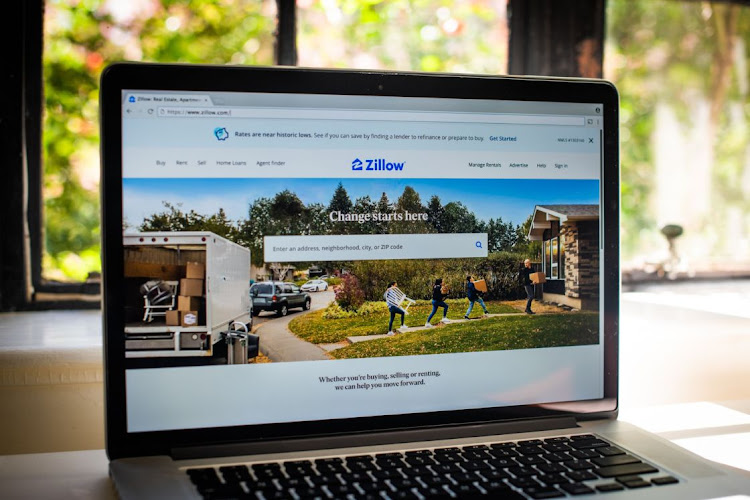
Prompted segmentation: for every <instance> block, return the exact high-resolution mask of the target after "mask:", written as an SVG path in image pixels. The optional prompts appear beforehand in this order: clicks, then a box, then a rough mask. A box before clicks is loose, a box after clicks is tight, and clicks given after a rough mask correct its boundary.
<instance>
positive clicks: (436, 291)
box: [424, 278, 448, 328]
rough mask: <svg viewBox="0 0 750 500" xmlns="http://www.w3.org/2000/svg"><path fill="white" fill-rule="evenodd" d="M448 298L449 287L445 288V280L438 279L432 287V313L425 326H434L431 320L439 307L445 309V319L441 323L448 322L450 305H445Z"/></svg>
mask: <svg viewBox="0 0 750 500" xmlns="http://www.w3.org/2000/svg"><path fill="white" fill-rule="evenodd" d="M447 296H448V289H447V287H444V286H443V278H438V279H436V280H435V286H433V287H432V312H431V313H430V315H429V317H428V318H427V323H425V324H424V326H426V327H428V328H430V327H432V324H430V320H431V319H432V317H433V316H435V313H436V312H437V310H438V307H442V308H443V319H441V320H440V321H441V322H443V323H447V322H448V318H447V316H448V304H446V303H445V298H446V297H447Z"/></svg>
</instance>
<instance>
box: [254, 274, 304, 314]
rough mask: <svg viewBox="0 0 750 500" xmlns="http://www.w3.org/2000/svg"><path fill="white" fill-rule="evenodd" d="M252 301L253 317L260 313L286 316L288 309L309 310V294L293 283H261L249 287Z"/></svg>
mask: <svg viewBox="0 0 750 500" xmlns="http://www.w3.org/2000/svg"><path fill="white" fill-rule="evenodd" d="M250 297H251V298H252V300H253V315H254V316H257V315H258V314H259V313H260V312H261V311H274V312H275V313H276V314H277V315H279V316H286V315H287V314H288V313H289V309H294V308H297V307H299V308H301V309H302V310H303V311H307V310H309V309H310V303H311V302H312V299H311V298H310V294H309V293H307V292H304V291H302V290H300V289H299V287H298V286H297V285H295V284H294V283H285V282H283V281H261V282H259V283H254V284H253V286H251V287H250Z"/></svg>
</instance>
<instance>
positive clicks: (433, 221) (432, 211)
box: [427, 195, 445, 233]
mask: <svg viewBox="0 0 750 500" xmlns="http://www.w3.org/2000/svg"><path fill="white" fill-rule="evenodd" d="M444 213H445V209H444V208H443V205H442V203H441V202H440V197H439V196H437V195H432V197H431V198H430V201H429V203H427V217H428V218H429V221H430V225H431V226H432V229H434V231H435V232H436V233H444V232H445V231H444V230H443V214H444Z"/></svg>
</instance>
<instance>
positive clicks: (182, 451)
mask: <svg viewBox="0 0 750 500" xmlns="http://www.w3.org/2000/svg"><path fill="white" fill-rule="evenodd" d="M576 427H578V424H577V423H576V420H575V418H573V417H555V418H543V419H538V420H524V421H512V422H501V423H497V422H495V423H484V424H474V425H462V426H450V427H432V428H429V429H409V430H399V431H393V430H391V431H387V432H373V433H361V434H360V433H358V434H347V435H337V436H324V437H320V436H318V437H310V438H297V439H279V440H273V441H262V442H253V443H230V444H219V445H207V446H190V447H181V448H173V449H172V453H171V456H172V458H174V459H175V460H188V459H194V458H205V457H230V456H237V455H260V454H264V453H285V452H291V451H309V450H325V449H328V450H330V449H333V448H351V447H360V446H374V445H383V444H396V443H407V442H418V441H436V440H443V439H458V438H470V437H480V436H492V435H502V434H518V433H522V432H534V431H547V430H554V429H571V428H576Z"/></svg>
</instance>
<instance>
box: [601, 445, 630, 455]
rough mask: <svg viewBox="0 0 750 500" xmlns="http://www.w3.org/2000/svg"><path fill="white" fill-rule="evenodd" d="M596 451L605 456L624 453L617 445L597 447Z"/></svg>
mask: <svg viewBox="0 0 750 500" xmlns="http://www.w3.org/2000/svg"><path fill="white" fill-rule="evenodd" d="M596 451H598V452H599V453H600V454H601V455H604V456H605V457H611V456H613V455H624V454H625V450H621V449H620V448H618V447H617V446H605V447H604V448H599V449H597V450H596Z"/></svg>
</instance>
